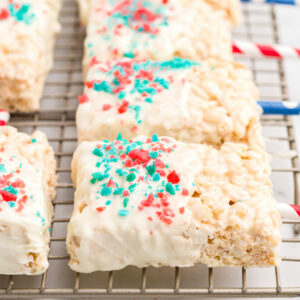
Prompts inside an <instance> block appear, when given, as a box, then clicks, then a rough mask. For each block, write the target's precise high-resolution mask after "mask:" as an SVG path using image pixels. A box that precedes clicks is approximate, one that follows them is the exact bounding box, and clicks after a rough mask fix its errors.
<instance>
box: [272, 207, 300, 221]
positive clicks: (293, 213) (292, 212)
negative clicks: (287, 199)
mask: <svg viewBox="0 0 300 300" xmlns="http://www.w3.org/2000/svg"><path fill="white" fill-rule="evenodd" d="M277 208H278V210H279V212H280V215H281V218H282V219H284V220H291V221H300V206H299V205H292V204H286V203H277Z"/></svg>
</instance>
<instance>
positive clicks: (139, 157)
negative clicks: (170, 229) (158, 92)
mask: <svg viewBox="0 0 300 300" xmlns="http://www.w3.org/2000/svg"><path fill="white" fill-rule="evenodd" d="M175 148H176V144H174V143H173V142H171V141H170V140H169V139H167V138H161V139H159V138H158V136H157V135H156V134H155V135H153V137H152V139H147V140H146V141H145V142H142V141H131V140H126V139H122V137H121V136H120V135H119V137H118V138H117V140H116V141H112V142H110V141H104V142H103V144H101V145H97V147H95V148H94V149H93V150H92V153H93V155H94V156H96V158H97V162H96V168H97V169H98V171H97V172H94V173H92V174H91V179H90V182H91V184H92V185H97V196H96V199H97V200H99V206H98V207H97V208H96V210H97V211H98V212H99V213H102V212H104V211H105V210H106V209H109V206H110V205H111V204H112V201H117V203H120V204H121V206H120V207H119V209H118V212H117V213H118V215H119V216H121V217H126V216H128V215H130V213H131V211H132V210H137V211H140V212H141V211H143V210H147V209H152V212H153V210H154V214H153V215H152V216H150V215H151V214H150V213H149V214H146V215H149V216H148V217H147V219H148V221H149V222H151V221H153V217H156V218H158V219H159V220H160V221H161V222H163V223H165V224H167V225H170V224H172V222H173V219H174V217H175V215H176V214H177V213H178V214H183V213H184V207H181V208H180V209H179V210H178V211H174V210H173V209H172V208H171V207H170V201H171V200H172V197H173V196H175V195H177V194H180V195H182V196H188V195H189V192H188V190H187V189H186V188H183V187H182V186H181V184H180V181H181V180H180V174H178V173H177V172H176V170H172V169H170V167H169V166H168V165H167V164H165V163H164V162H163V160H162V155H163V154H164V153H171V152H172V151H174V149H175ZM120 165H121V167H120ZM133 193H134V194H140V193H142V195H143V197H142V199H141V200H140V202H139V203H138V205H137V207H136V206H135V205H136V203H132V204H131V203H130V196H131V195H132V194H133Z"/></svg>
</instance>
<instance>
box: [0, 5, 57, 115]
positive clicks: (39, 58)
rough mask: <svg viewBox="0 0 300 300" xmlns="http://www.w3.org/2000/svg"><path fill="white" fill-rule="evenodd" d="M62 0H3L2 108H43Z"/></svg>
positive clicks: (0, 48)
mask: <svg viewBox="0 0 300 300" xmlns="http://www.w3.org/2000/svg"><path fill="white" fill-rule="evenodd" d="M61 2H62V1H61V0H38V1H36V0H1V2H0V36H1V37H2V38H1V39H0V107H1V108H4V109H7V110H10V111H16V110H17V111H32V110H37V109H38V108H39V100H40V98H41V94H42V91H43V85H44V81H45V77H46V75H47V73H48V72H49V70H50V68H51V65H52V50H53V46H54V41H55V35H56V34H57V32H58V31H59V24H58V22H57V17H58V13H59V9H60V6H61Z"/></svg>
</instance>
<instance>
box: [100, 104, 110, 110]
mask: <svg viewBox="0 0 300 300" xmlns="http://www.w3.org/2000/svg"><path fill="white" fill-rule="evenodd" d="M111 108H112V106H111V105H110V104H103V106H102V110H103V111H106V110H110V109H111Z"/></svg>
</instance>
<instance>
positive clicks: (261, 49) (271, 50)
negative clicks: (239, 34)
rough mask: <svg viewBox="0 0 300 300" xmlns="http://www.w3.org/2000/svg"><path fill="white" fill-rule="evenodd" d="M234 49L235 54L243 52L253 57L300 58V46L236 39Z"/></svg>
mask: <svg viewBox="0 0 300 300" xmlns="http://www.w3.org/2000/svg"><path fill="white" fill-rule="evenodd" d="M232 51H233V53H235V54H242V55H247V56H251V57H269V58H277V59H284V58H300V48H295V47H290V46H283V45H275V44H274V45H269V44H257V43H252V42H246V41H234V42H233V44H232Z"/></svg>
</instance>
